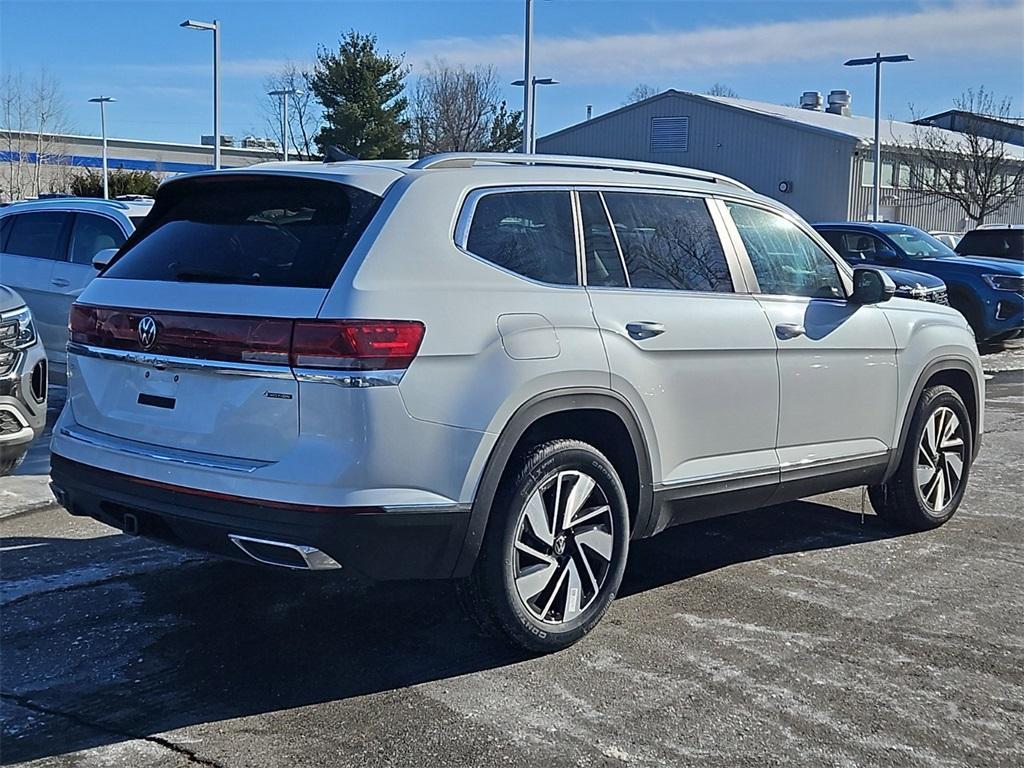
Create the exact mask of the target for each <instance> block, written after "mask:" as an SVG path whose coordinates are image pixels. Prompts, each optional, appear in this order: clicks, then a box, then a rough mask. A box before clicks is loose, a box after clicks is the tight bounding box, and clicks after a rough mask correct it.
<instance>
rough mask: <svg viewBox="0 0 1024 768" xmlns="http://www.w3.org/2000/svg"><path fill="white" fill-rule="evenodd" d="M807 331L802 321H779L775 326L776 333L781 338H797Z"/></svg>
mask: <svg viewBox="0 0 1024 768" xmlns="http://www.w3.org/2000/svg"><path fill="white" fill-rule="evenodd" d="M806 333H807V330H806V329H805V328H804V327H803V326H802V325H800V323H779V324H778V325H776V326H775V335H776V336H778V337H779V338H780V339H795V338H796V337H797V336H803V335H805V334H806Z"/></svg>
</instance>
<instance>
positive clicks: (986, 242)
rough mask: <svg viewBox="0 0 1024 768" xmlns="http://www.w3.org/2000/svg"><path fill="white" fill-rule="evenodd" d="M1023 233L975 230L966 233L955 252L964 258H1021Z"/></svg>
mask: <svg viewBox="0 0 1024 768" xmlns="http://www.w3.org/2000/svg"><path fill="white" fill-rule="evenodd" d="M1022 243H1024V231H1017V230H1012V229H1011V230H976V231H974V232H968V233H967V234H966V235H964V236H963V238H962V239H961V240H960V242H959V243H957V246H956V252H957V253H959V254H962V255H964V256H994V257H996V258H1002V259H1019V258H1021V246H1022Z"/></svg>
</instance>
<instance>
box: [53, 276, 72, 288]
mask: <svg viewBox="0 0 1024 768" xmlns="http://www.w3.org/2000/svg"><path fill="white" fill-rule="evenodd" d="M50 282H51V283H53V284H54V285H56V286H57V287H58V288H67V287H68V286H69V285H71V281H70V280H65V279H64V278H63V277H55V278H53V280H51V281H50Z"/></svg>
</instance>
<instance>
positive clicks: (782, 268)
mask: <svg viewBox="0 0 1024 768" xmlns="http://www.w3.org/2000/svg"><path fill="white" fill-rule="evenodd" d="M726 205H727V207H728V209H729V212H730V213H731V214H732V219H733V221H734V222H735V223H736V228H737V229H738V230H739V233H740V238H741V239H742V240H743V246H744V247H745V248H746V251H747V256H749V257H750V263H751V266H752V267H753V268H754V274H755V275H756V276H757V282H758V284H759V285H760V288H761V292H762V293H766V294H773V295H780V296H808V297H811V298H825V299H832V298H842V297H843V296H844V295H845V294H844V291H843V284H842V281H841V280H840V278H839V270H838V268H837V267H836V265H835V262H833V261H832V259H831V258H829V256H828V255H827V254H826V253H825V252H824V251H823V250H822V249H821V248H819V247H818V246H817V244H816V243H815V242H814V241H813V240H811V238H810V237H808V236H807V235H806V234H805V233H804V232H802V231H801V230H800V228H799V227H797V226H796V224H794V223H793V222H791V221H789V220H788V219H784V218H783V217H782V216H779V215H778V214H775V213H770V212H769V211H765V210H762V209H761V208H753V207H751V206H749V205H741V204H739V203H727V204H726Z"/></svg>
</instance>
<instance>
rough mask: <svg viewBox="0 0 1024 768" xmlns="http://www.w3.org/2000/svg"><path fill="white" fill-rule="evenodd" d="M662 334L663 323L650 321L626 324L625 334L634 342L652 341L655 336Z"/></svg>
mask: <svg viewBox="0 0 1024 768" xmlns="http://www.w3.org/2000/svg"><path fill="white" fill-rule="evenodd" d="M664 332H665V325H664V324H663V323H654V322H651V321H650V320H642V321H639V322H635V323H626V333H628V334H629V338H631V339H634V340H635V341H643V340H644V339H652V338H654V337H655V336H660V335H661V334H663V333H664Z"/></svg>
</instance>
